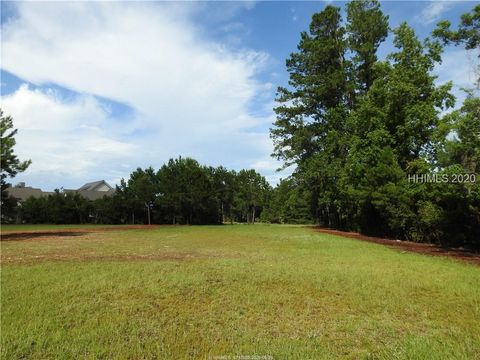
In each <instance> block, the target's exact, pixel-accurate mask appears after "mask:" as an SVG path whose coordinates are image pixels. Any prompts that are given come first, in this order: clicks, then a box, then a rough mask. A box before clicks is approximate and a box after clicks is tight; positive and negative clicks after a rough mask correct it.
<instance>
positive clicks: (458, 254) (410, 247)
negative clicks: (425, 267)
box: [313, 227, 480, 265]
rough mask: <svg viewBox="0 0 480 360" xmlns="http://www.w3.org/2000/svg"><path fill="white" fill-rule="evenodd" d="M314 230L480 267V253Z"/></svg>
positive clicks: (350, 233)
mask: <svg viewBox="0 0 480 360" xmlns="http://www.w3.org/2000/svg"><path fill="white" fill-rule="evenodd" d="M313 229H314V230H315V231H318V232H321V233H324V234H331V235H338V236H343V237H347V238H351V239H357V240H362V241H368V242H373V243H376V244H382V245H387V246H390V247H393V248H397V249H401V250H404V251H411V252H416V253H420V254H426V255H433V256H447V257H451V258H454V259H458V260H462V261H466V262H469V263H472V264H476V265H480V253H474V252H471V251H468V250H466V249H462V248H448V247H441V246H438V245H435V244H423V243H415V242H412V241H403V240H392V239H384V238H377V237H373V236H365V235H362V234H359V233H355V232H346V231H339V230H332V229H325V228H320V227H313Z"/></svg>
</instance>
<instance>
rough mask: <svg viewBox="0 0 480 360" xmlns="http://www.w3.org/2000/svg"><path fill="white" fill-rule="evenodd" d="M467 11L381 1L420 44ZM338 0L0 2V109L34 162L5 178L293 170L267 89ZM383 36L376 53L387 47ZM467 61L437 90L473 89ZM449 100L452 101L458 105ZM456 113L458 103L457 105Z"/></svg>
mask: <svg viewBox="0 0 480 360" xmlns="http://www.w3.org/2000/svg"><path fill="white" fill-rule="evenodd" d="M477 3H478V2H472V1H467V2H463V1H451V2H440V1H419V2H414V1H405V2H402V1H386V2H382V9H383V11H384V12H385V13H386V14H387V15H389V17H390V26H391V27H392V28H394V27H396V26H398V25H399V24H400V23H401V22H403V21H407V22H408V23H409V25H410V26H412V27H413V28H414V29H415V31H416V33H417V35H418V36H419V37H420V38H424V37H425V36H428V35H429V34H430V32H431V31H432V30H433V28H434V27H435V24H436V22H437V21H439V20H441V19H448V20H450V21H451V22H452V23H453V24H454V25H455V24H457V23H458V20H459V18H460V15H461V14H463V13H466V12H468V11H470V10H471V9H472V8H473V7H474V6H475V5H476V4H477ZM327 4H333V5H337V6H341V7H343V5H344V4H345V3H344V2H324V1H316V2H314V1H308V2H288V1H283V2H273V1H268V2H253V1H248V2H233V1H231V2H140V1H137V2H93V1H90V2H6V1H2V2H1V55H0V65H1V66H0V68H1V72H0V75H1V88H0V89H1V108H2V109H3V111H4V113H5V114H7V115H11V116H12V117H13V120H14V126H15V128H17V129H18V134H17V136H16V140H17V145H16V147H15V152H16V153H17V154H18V156H19V157H20V159H31V160H32V165H31V166H30V167H29V168H28V169H27V171H25V172H24V173H22V174H19V175H17V177H16V178H15V179H13V181H12V182H13V183H17V182H25V183H26V184H27V185H29V186H34V187H40V188H42V189H44V190H53V189H55V188H61V187H64V188H78V187H80V186H81V185H82V184H84V183H86V182H90V181H96V180H101V179H104V180H106V181H107V182H109V183H110V184H111V185H114V184H118V183H119V181H120V179H121V178H128V176H129V174H130V173H131V172H132V171H133V170H134V169H136V168H137V167H142V168H145V167H148V166H152V167H153V168H154V169H158V168H159V167H160V166H161V165H162V164H164V163H165V162H167V161H168V159H169V158H172V157H178V156H180V155H181V156H183V157H186V156H189V157H193V158H195V159H196V160H198V161H199V162H200V163H201V164H205V165H211V166H219V165H223V166H225V167H226V168H228V169H234V170H240V169H242V168H245V169H251V168H253V169H255V170H257V171H258V172H260V173H261V174H262V175H264V176H265V177H266V178H267V180H268V181H269V182H270V183H272V184H275V183H277V182H278V181H279V179H280V178H285V177H287V176H288V175H289V174H290V173H291V169H287V170H284V171H282V172H278V171H276V170H277V169H278V168H279V167H280V166H281V165H282V164H281V163H280V162H278V161H276V160H275V159H273V158H272V157H271V156H270V154H271V153H272V151H273V144H272V141H271V139H270V137H269V129H270V128H271V127H272V123H273V122H274V121H275V114H274V112H273V108H274V107H275V92H276V88H277V87H278V86H285V85H287V82H288V73H287V71H286V67H285V60H286V58H287V57H288V56H289V54H291V53H292V52H294V51H296V47H297V44H298V41H299V38H300V32H301V31H305V30H307V29H308V26H309V22H310V19H311V16H312V14H314V13H315V12H318V11H321V10H322V9H323V8H324V7H325V6H326V5H327ZM393 49H394V48H393V45H392V37H391V36H390V37H389V38H388V39H387V41H386V42H385V43H384V44H383V45H382V46H381V48H380V49H379V55H380V57H384V56H385V55H386V54H387V53H389V52H391V51H392V50H393ZM476 61H477V58H476V54H474V53H471V52H466V51H465V50H462V49H461V48H456V47H447V48H446V49H445V52H444V55H443V62H442V64H441V65H439V66H438V67H437V68H436V73H437V75H438V80H437V81H438V82H439V83H444V82H446V81H448V80H453V81H454V89H453V92H454V94H455V95H457V96H458V97H459V99H460V101H461V99H462V96H463V95H462V92H461V91H460V88H461V87H472V86H473V82H474V74H473V67H474V64H475V63H476ZM457 104H459V102H457ZM457 106H458V105H457Z"/></svg>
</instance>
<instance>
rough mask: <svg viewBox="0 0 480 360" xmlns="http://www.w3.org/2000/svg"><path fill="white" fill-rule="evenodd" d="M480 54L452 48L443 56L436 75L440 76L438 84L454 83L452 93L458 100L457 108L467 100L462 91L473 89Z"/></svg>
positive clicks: (436, 69)
mask: <svg viewBox="0 0 480 360" xmlns="http://www.w3.org/2000/svg"><path fill="white" fill-rule="evenodd" d="M479 54H480V52H479V51H478V50H477V51H474V50H469V51H467V50H464V49H461V48H451V49H449V50H447V51H445V53H444V54H443V55H442V63H441V64H440V65H437V66H436V68H435V73H436V74H437V75H438V79H437V82H438V83H440V84H442V83H446V82H447V81H452V83H453V87H452V93H453V94H454V95H455V97H456V98H457V102H456V107H459V106H461V104H462V102H463V100H464V99H465V92H463V91H462V90H461V89H462V88H465V89H473V88H474V87H475V81H476V78H477V74H475V68H476V67H477V66H478V65H479V57H478V55H479Z"/></svg>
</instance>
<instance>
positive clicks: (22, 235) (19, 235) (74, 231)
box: [0, 225, 158, 241]
mask: <svg viewBox="0 0 480 360" xmlns="http://www.w3.org/2000/svg"><path fill="white" fill-rule="evenodd" d="M156 227H158V225H125V226H112V227H86V228H85V227H83V228H82V227H81V225H79V227H78V228H67V229H45V230H21V231H18V230H12V231H2V233H1V234H0V240H1V241H15V240H31V239H33V238H38V237H44V236H59V237H61V236H79V235H84V234H85V233H94V232H104V231H120V230H144V229H154V228H156Z"/></svg>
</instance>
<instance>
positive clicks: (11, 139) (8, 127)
mask: <svg viewBox="0 0 480 360" xmlns="http://www.w3.org/2000/svg"><path fill="white" fill-rule="evenodd" d="M16 134H17V129H13V119H12V117H11V116H4V114H3V110H2V109H0V161H1V167H0V186H1V213H2V214H1V219H2V223H3V222H8V221H12V218H13V215H14V211H15V206H16V201H15V199H13V198H10V197H9V196H8V193H7V192H6V189H7V187H8V186H10V184H9V183H7V178H13V177H15V175H17V174H18V173H19V172H23V171H25V170H26V169H27V168H28V166H29V165H30V164H31V161H30V160H25V161H20V159H19V158H18V157H17V155H15V153H14V152H13V147H14V146H15V143H16V142H15V135H16Z"/></svg>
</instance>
